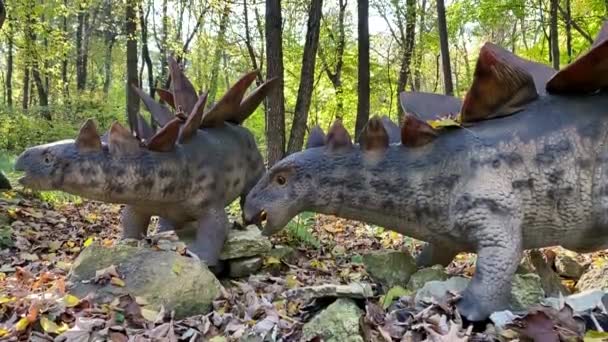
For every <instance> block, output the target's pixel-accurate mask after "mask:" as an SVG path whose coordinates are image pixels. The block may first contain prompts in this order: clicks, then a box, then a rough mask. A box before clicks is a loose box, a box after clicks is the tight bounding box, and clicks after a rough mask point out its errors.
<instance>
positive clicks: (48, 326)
mask: <svg viewBox="0 0 608 342" xmlns="http://www.w3.org/2000/svg"><path fill="white" fill-rule="evenodd" d="M40 326H42V329H43V330H44V331H45V332H47V333H50V334H56V333H57V330H59V326H58V325H57V324H56V323H55V322H53V321H51V320H50V319H49V318H48V317H47V316H46V315H43V316H42V317H40Z"/></svg>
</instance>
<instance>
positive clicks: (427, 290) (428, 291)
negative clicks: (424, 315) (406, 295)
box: [415, 277, 470, 305]
mask: <svg viewBox="0 0 608 342" xmlns="http://www.w3.org/2000/svg"><path fill="white" fill-rule="evenodd" d="M469 281H470V280H469V279H468V278H463V277H452V278H450V279H448V280H445V281H440V280H432V281H429V282H427V283H426V284H424V286H423V287H422V288H421V289H420V290H418V292H416V297H415V301H416V304H419V305H424V304H423V301H428V300H429V298H433V297H434V298H442V297H444V296H445V295H446V294H447V293H448V291H451V292H456V293H459V292H462V291H463V290H464V289H465V288H466V287H467V285H468V284H469Z"/></svg>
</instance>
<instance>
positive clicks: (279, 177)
mask: <svg viewBox="0 0 608 342" xmlns="http://www.w3.org/2000/svg"><path fill="white" fill-rule="evenodd" d="M277 183H279V185H285V183H287V180H286V179H285V177H283V176H277Z"/></svg>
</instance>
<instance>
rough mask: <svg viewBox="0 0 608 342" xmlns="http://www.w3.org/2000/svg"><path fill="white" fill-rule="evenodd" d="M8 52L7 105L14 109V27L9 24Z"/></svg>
mask: <svg viewBox="0 0 608 342" xmlns="http://www.w3.org/2000/svg"><path fill="white" fill-rule="evenodd" d="M7 34H8V47H7V48H8V51H7V54H6V85H5V86H6V105H7V106H8V107H9V108H10V107H13V67H14V63H13V46H14V44H13V27H12V25H10V24H9V29H8V32H7Z"/></svg>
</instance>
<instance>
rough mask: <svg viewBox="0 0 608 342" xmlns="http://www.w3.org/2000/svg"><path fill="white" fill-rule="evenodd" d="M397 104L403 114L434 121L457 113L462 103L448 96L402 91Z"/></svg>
mask: <svg viewBox="0 0 608 342" xmlns="http://www.w3.org/2000/svg"><path fill="white" fill-rule="evenodd" d="M399 102H400V103H401V108H403V111H404V112H405V113H410V114H415V115H416V116H418V117H420V118H422V119H424V120H434V119H436V118H437V116H439V115H443V114H448V113H458V112H459V111H460V107H461V106H462V102H461V101H460V99H457V98H455V97H453V96H449V95H440V94H433V93H424V92H417V91H404V92H401V94H399Z"/></svg>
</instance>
